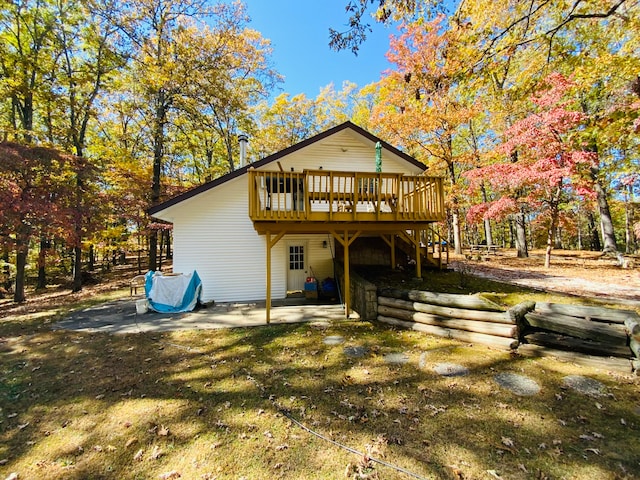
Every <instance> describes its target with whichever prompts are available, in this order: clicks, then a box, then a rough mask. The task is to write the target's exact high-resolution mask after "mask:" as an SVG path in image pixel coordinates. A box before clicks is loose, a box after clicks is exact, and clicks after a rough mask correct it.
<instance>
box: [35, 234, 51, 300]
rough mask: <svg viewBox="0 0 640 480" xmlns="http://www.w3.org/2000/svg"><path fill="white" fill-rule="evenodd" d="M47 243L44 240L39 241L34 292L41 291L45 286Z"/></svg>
mask: <svg viewBox="0 0 640 480" xmlns="http://www.w3.org/2000/svg"><path fill="white" fill-rule="evenodd" d="M47 248H48V242H47V240H46V239H44V238H41V239H40V252H39V253H38V281H37V282H36V290H41V289H43V288H45V287H46V286H47V272H46V267H45V264H46V259H47Z"/></svg>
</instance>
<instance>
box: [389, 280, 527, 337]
mask: <svg viewBox="0 0 640 480" xmlns="http://www.w3.org/2000/svg"><path fill="white" fill-rule="evenodd" d="M532 308H533V303H532V302H530V303H527V304H521V305H518V306H516V307H514V308H512V309H510V310H508V311H505V310H504V309H503V308H502V307H500V306H499V305H496V304H494V303H492V302H490V301H488V300H486V299H484V298H482V297H480V296H476V295H455V294H446V293H435V292H424V291H418V290H410V291H406V290H396V289H391V288H384V289H380V290H379V292H378V317H377V319H378V321H380V322H384V323H388V324H390V325H395V326H399V327H404V328H409V329H412V330H417V331H421V332H425V333H429V334H431V335H437V336H440V337H447V338H454V339H457V340H461V341H464V342H471V343H480V344H483V345H488V346H490V347H497V348H501V349H514V348H517V346H518V343H519V341H518V338H519V328H518V325H519V323H521V322H522V319H523V317H524V314H525V313H526V312H527V311H529V310H531V309H532Z"/></svg>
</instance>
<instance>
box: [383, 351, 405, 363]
mask: <svg viewBox="0 0 640 480" xmlns="http://www.w3.org/2000/svg"><path fill="white" fill-rule="evenodd" d="M408 361H409V355H407V354H406V353H388V354H386V355H385V356H384V363H392V364H396V365H404V364H405V363H407V362H408Z"/></svg>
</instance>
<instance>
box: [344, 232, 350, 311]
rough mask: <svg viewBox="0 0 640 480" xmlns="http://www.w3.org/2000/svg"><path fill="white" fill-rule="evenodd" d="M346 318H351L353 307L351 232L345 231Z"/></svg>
mask: <svg viewBox="0 0 640 480" xmlns="http://www.w3.org/2000/svg"><path fill="white" fill-rule="evenodd" d="M344 240H345V241H344V244H343V245H344V316H345V317H346V318H349V313H350V311H349V310H350V307H351V281H350V278H349V232H348V231H347V230H345V231H344Z"/></svg>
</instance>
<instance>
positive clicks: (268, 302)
mask: <svg viewBox="0 0 640 480" xmlns="http://www.w3.org/2000/svg"><path fill="white" fill-rule="evenodd" d="M265 243H266V246H267V298H266V300H265V302H266V305H265V308H266V316H267V325H268V324H269V323H271V232H267V233H266V235H265Z"/></svg>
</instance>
